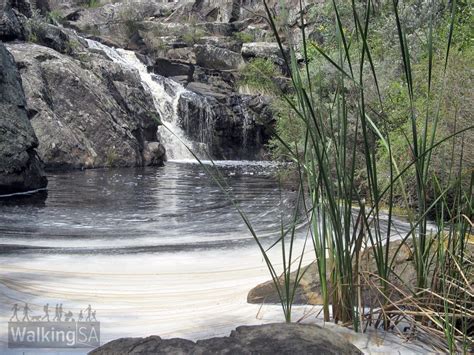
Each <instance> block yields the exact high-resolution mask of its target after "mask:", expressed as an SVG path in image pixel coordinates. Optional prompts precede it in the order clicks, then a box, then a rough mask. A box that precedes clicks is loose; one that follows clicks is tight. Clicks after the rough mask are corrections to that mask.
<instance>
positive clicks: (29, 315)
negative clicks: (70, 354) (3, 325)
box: [8, 303, 100, 349]
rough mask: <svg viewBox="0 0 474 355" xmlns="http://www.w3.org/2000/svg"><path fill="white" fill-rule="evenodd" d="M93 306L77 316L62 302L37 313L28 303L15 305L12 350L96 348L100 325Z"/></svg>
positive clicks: (11, 323)
mask: <svg viewBox="0 0 474 355" xmlns="http://www.w3.org/2000/svg"><path fill="white" fill-rule="evenodd" d="M96 316H97V314H96V311H95V310H94V309H92V307H91V305H88V306H87V307H86V308H85V309H81V310H80V311H79V312H77V313H76V314H74V313H73V312H72V311H71V310H66V309H64V308H63V305H62V303H58V304H56V306H55V307H54V314H53V309H52V307H50V305H49V304H46V305H44V306H43V309H42V313H40V314H35V313H34V312H33V310H32V308H31V306H30V305H29V304H28V303H25V304H24V305H22V306H20V305H18V304H14V305H13V307H12V316H11V317H10V320H9V322H8V347H9V348H37V349H38V348H95V347H98V346H100V322H99V321H97V317H96Z"/></svg>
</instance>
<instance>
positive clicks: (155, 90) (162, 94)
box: [87, 39, 212, 160]
mask: <svg viewBox="0 0 474 355" xmlns="http://www.w3.org/2000/svg"><path fill="white" fill-rule="evenodd" d="M87 43H88V45H89V48H91V49H97V50H100V51H102V52H104V53H105V54H106V55H107V56H108V57H109V58H110V59H111V60H113V61H114V62H116V63H119V64H121V65H123V66H125V67H127V68H131V69H134V70H136V71H138V73H139V75H140V78H141V81H142V85H143V87H144V88H145V89H146V90H149V92H150V94H151V96H152V97H153V102H154V104H155V108H156V110H157V111H158V113H159V115H160V119H161V122H162V123H163V126H164V127H162V126H160V128H159V129H158V135H159V137H160V141H161V143H162V144H163V145H164V146H165V148H166V156H167V158H168V160H185V159H193V155H192V154H191V153H190V152H189V150H188V149H187V148H186V146H187V147H189V148H190V149H192V150H193V152H195V154H197V155H198V156H199V155H202V154H201V153H200V152H202V151H203V150H208V143H209V141H210V138H209V137H208V136H209V134H205V136H203V138H204V139H205V140H200V141H201V143H199V142H195V141H194V142H193V141H191V140H190V139H188V138H187V137H186V133H185V131H184V130H183V129H182V128H181V127H182V123H183V121H184V123H186V124H187V123H188V121H189V117H188V115H187V114H186V115H185V117H184V118H181V117H180V115H181V113H182V111H183V109H182V108H181V109H180V106H181V107H182V106H183V104H182V103H180V101H181V99H182V98H183V99H184V100H186V101H189V100H192V101H195V103H197V106H199V107H201V108H202V109H203V110H204V112H206V113H207V116H208V119H209V117H210V116H211V115H212V113H211V112H209V108H208V105H206V102H203V101H205V99H200V98H198V95H196V94H195V93H193V92H191V91H189V90H187V89H186V88H185V87H184V86H182V85H181V84H179V83H177V82H175V81H173V80H171V79H168V78H165V77H163V76H160V75H156V74H152V73H149V72H148V70H147V67H146V65H145V64H143V63H142V62H141V61H140V60H139V59H138V58H137V56H136V55H135V53H134V52H132V51H128V50H125V49H120V48H117V49H116V48H111V47H108V46H106V45H104V44H102V43H99V42H96V41H93V40H90V39H87ZM185 113H186V112H185ZM209 127H210V126H209ZM209 127H200V128H201V129H202V132H204V131H209Z"/></svg>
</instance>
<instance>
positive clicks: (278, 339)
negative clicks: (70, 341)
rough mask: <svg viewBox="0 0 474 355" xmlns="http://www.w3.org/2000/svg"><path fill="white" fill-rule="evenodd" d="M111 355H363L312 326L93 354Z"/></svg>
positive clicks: (122, 343) (109, 347) (154, 341)
mask: <svg viewBox="0 0 474 355" xmlns="http://www.w3.org/2000/svg"><path fill="white" fill-rule="evenodd" d="M89 354H91V355H109V354H268V355H273V354H362V352H361V351H360V350H359V349H357V348H356V347H355V346H354V345H352V344H351V343H349V342H348V341H347V340H345V339H344V338H343V337H342V336H341V335H339V334H336V333H334V332H331V331H330V330H329V329H327V328H322V327H320V326H317V325H310V324H295V323H289V324H286V323H274V324H265V325H258V326H242V327H238V328H237V329H236V330H233V331H232V332H231V333H230V335H229V336H228V337H219V338H210V339H205V340H198V341H197V342H192V341H190V340H186V339H180V338H174V339H161V338H160V337H158V336H150V337H147V338H122V339H118V340H114V341H111V342H110V343H107V344H105V345H103V346H101V347H100V348H97V349H95V350H93V351H91V352H90V353H89Z"/></svg>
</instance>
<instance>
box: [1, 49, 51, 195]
mask: <svg viewBox="0 0 474 355" xmlns="http://www.w3.org/2000/svg"><path fill="white" fill-rule="evenodd" d="M37 145H38V140H37V138H36V135H35V132H34V131H33V128H32V127H31V124H30V121H29V120H28V115H27V111H26V100H25V95H24V92H23V89H22V86H21V78H20V75H19V74H18V71H17V68H16V66H15V63H14V61H13V57H12V56H11V54H10V53H9V52H8V51H7V49H6V48H5V46H4V45H3V44H1V43H0V194H10V193H15V192H24V191H30V190H36V189H40V188H43V187H46V185H47V179H46V176H45V174H44V171H43V165H42V162H41V160H40V159H39V157H38V155H37V153H36V149H35V148H36V147H37Z"/></svg>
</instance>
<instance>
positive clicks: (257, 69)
mask: <svg viewBox="0 0 474 355" xmlns="http://www.w3.org/2000/svg"><path fill="white" fill-rule="evenodd" d="M278 76H281V71H280V70H279V69H278V67H277V66H276V65H275V64H274V63H273V61H272V60H270V59H264V58H254V59H252V60H250V61H249V62H248V63H247V64H246V65H245V66H244V67H243V68H242V69H241V70H240V79H239V82H238V85H239V87H240V88H241V89H244V90H250V91H252V92H257V93H261V94H270V95H273V94H275V93H277V92H278V87H277V86H276V84H275V82H274V78H275V77H278Z"/></svg>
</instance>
